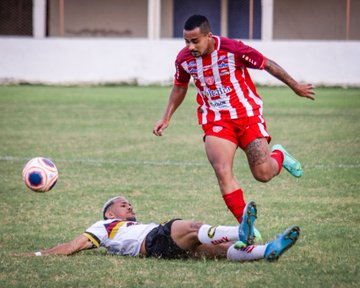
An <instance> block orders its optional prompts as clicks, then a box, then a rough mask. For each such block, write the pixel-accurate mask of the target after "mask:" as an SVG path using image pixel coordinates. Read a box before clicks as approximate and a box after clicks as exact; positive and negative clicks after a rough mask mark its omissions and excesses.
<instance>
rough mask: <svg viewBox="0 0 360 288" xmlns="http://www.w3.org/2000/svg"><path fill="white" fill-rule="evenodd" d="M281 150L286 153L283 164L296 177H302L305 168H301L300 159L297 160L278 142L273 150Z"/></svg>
mask: <svg viewBox="0 0 360 288" xmlns="http://www.w3.org/2000/svg"><path fill="white" fill-rule="evenodd" d="M274 150H280V151H281V152H282V153H283V154H284V162H283V164H282V166H283V167H284V168H285V169H286V170H287V171H289V172H290V174H291V175H293V176H294V177H297V178H299V177H301V176H302V175H303V169H302V168H301V164H300V162H299V161H298V160H296V159H295V158H294V157H293V156H291V155H290V154H289V153H288V152H287V151H286V150H285V149H284V147H283V146H281V145H280V144H276V145H274V146H273V147H272V150H271V151H274Z"/></svg>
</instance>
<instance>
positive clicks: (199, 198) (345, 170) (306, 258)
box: [0, 86, 360, 287]
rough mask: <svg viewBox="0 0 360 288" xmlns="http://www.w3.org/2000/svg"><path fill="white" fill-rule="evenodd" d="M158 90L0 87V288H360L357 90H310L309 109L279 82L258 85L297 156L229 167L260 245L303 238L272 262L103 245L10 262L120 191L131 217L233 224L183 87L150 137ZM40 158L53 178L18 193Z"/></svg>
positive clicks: (51, 240) (60, 235)
mask: <svg viewBox="0 0 360 288" xmlns="http://www.w3.org/2000/svg"><path fill="white" fill-rule="evenodd" d="M169 91H170V88H168V87H37V86H0V197H1V201H0V211H1V214H0V219H1V220H0V221H1V222H0V223H1V226H0V259H1V260H0V263H1V264H0V287H358V285H359V283H360V271H359V261H360V248H359V239H360V229H359V224H360V195H359V193H360V185H359V184H360V145H359V141H360V136H359V132H360V90H359V89H330V88H329V89H325V88H322V89H320V88H319V89H318V90H317V99H316V101H315V102H312V101H309V100H306V99H301V98H299V97H297V96H296V95H294V94H292V92H291V91H290V90H289V89H286V88H261V89H259V92H260V94H261V95H262V97H263V99H264V102H265V110H264V113H265V117H266V119H267V122H268V130H269V132H270V134H271V135H272V137H273V141H272V143H282V144H283V145H284V146H285V147H286V148H287V149H288V150H289V151H291V152H292V153H293V154H295V155H296V156H297V157H298V158H299V159H300V160H301V162H302V164H303V168H304V176H303V177H302V178H300V179H295V178H292V177H291V176H290V174H288V173H286V172H285V171H283V173H281V174H280V176H279V177H277V178H275V179H273V180H272V181H271V182H269V183H267V184H262V183H259V182H257V181H256V180H254V179H253V177H252V175H251V173H250V171H249V169H248V166H247V161H246V158H245V157H244V154H243V153H242V151H238V155H237V157H236V164H235V173H236V176H237V178H238V180H239V181H240V183H241V185H242V187H243V188H244V191H245V195H246V199H247V200H249V199H253V200H255V201H256V203H257V206H258V216H259V217H258V219H257V225H256V226H257V227H258V228H259V229H260V230H261V232H262V236H263V238H264V240H271V239H273V237H274V236H275V235H276V234H278V233H279V232H282V231H283V230H284V229H285V228H287V227H288V226H290V225H293V224H297V225H299V226H300V227H301V233H302V234H301V238H300V239H299V241H298V242H297V244H296V245H295V246H294V247H293V248H292V249H290V250H289V251H288V252H286V253H285V254H284V255H283V257H282V258H281V259H280V260H279V261H278V262H276V263H267V262H264V261H259V262H252V263H245V264H240V263H233V262H228V261H226V260H217V261H212V260H186V261H185V260H171V261H169V260H157V259H142V258H130V257H119V256H111V255H109V254H107V253H106V251H105V250H103V249H97V250H91V251H84V252H81V253H79V254H76V255H73V256H68V257H61V256H59V257H15V256H12V255H11V254H12V253H18V252H27V251H37V250H39V249H41V248H46V247H50V246H54V245H56V244H58V243H62V242H66V241H69V240H71V239H73V238H74V237H75V236H77V235H79V234H81V233H82V232H83V231H84V230H85V229H86V228H87V227H89V226H90V225H91V224H93V223H94V222H95V221H97V220H99V219H100V217H101V213H100V209H101V207H102V204H103V202H104V201H105V200H107V199H108V198H109V197H111V196H114V195H118V194H123V195H126V196H127V197H128V198H129V199H130V200H131V202H132V203H133V205H135V209H136V211H137V216H138V220H139V221H142V222H150V221H155V222H162V221H164V220H166V219H170V218H173V217H182V218H184V219H195V220H201V221H204V222H207V223H209V224H214V225H216V224H224V225H235V224H236V222H235V219H234V218H233V216H232V215H231V214H230V212H229V211H228V210H227V209H226V208H225V205H224V203H223V200H222V197H221V196H220V192H219V189H218V186H217V182H216V179H215V175H214V173H213V171H212V168H211V167H210V165H209V164H208V161H207V159H206V155H205V152H204V147H203V143H202V131H201V128H200V127H199V126H198V125H197V123H196V115H195V108H196V104H195V100H194V90H193V89H191V90H190V91H189V93H188V96H187V98H186V100H185V102H184V103H183V105H182V106H181V107H180V109H179V110H178V111H177V113H176V114H175V116H174V118H173V120H172V123H171V126H170V127H169V128H168V129H167V130H166V132H165V136H163V137H155V136H153V135H152V127H153V125H154V123H155V122H156V121H157V120H158V119H159V118H160V117H161V116H162V113H163V110H164V107H165V104H166V102H167V98H168V93H169ZM36 156H46V157H49V158H51V159H52V160H53V161H54V162H55V163H56V165H57V167H58V169H59V173H60V178H59V181H58V183H57V185H56V186H55V188H54V189H53V190H52V191H50V192H48V193H45V194H39V193H34V192H31V191H30V190H28V189H27V188H26V187H25V185H24V184H23V182H22V179H21V171H22V168H23V165H24V164H25V163H26V161H27V160H29V159H30V158H32V157H36Z"/></svg>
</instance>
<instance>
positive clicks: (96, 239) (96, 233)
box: [83, 223, 106, 248]
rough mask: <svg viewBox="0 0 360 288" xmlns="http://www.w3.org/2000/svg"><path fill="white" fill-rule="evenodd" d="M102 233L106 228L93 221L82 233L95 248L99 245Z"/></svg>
mask: <svg viewBox="0 0 360 288" xmlns="http://www.w3.org/2000/svg"><path fill="white" fill-rule="evenodd" d="M104 234H106V230H105V229H104V228H103V225H99V224H98V223H95V224H94V225H92V226H91V227H90V228H88V229H86V231H85V232H84V233H83V235H85V236H86V237H87V238H88V239H89V240H90V241H91V242H92V243H93V244H94V247H96V248H99V247H100V246H101V239H103V237H104Z"/></svg>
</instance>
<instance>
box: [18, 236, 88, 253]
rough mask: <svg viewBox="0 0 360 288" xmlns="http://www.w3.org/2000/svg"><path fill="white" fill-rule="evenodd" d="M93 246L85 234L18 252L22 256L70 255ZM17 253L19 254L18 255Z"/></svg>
mask: <svg viewBox="0 0 360 288" xmlns="http://www.w3.org/2000/svg"><path fill="white" fill-rule="evenodd" d="M91 248H94V244H93V243H92V242H91V241H90V240H89V238H87V237H86V236H85V235H83V234H82V235H79V236H78V237H76V238H75V239H74V240H72V241H70V242H67V243H63V244H59V245H57V246H54V247H52V248H48V249H44V250H40V251H37V252H29V253H24V254H20V255H23V256H48V255H70V254H74V253H76V252H79V251H81V250H85V249H91ZM20 255H19V256H20Z"/></svg>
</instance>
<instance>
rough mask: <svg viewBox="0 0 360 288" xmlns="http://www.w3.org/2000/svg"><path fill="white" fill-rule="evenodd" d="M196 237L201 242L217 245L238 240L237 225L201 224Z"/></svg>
mask: <svg viewBox="0 0 360 288" xmlns="http://www.w3.org/2000/svg"><path fill="white" fill-rule="evenodd" d="M198 239H199V241H200V242H201V243H202V244H211V245H218V244H221V243H225V242H229V241H237V240H239V228H238V227H237V226H210V225H208V224H203V225H202V226H201V227H200V229H199V232H198Z"/></svg>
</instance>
